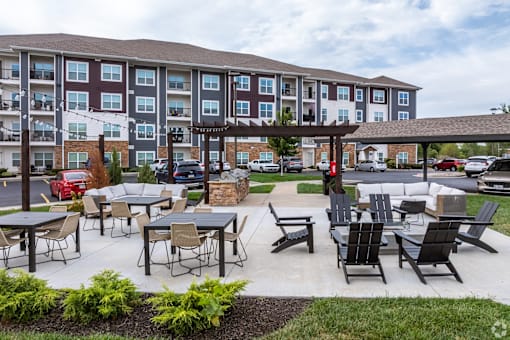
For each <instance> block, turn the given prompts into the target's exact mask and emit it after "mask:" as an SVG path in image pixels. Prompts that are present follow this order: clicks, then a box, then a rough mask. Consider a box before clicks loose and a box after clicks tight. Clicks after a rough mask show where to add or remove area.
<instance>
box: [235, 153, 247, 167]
mask: <svg viewBox="0 0 510 340" xmlns="http://www.w3.org/2000/svg"><path fill="white" fill-rule="evenodd" d="M236 158H237V165H247V164H248V162H249V160H250V158H249V154H248V152H238V153H237V157H236Z"/></svg>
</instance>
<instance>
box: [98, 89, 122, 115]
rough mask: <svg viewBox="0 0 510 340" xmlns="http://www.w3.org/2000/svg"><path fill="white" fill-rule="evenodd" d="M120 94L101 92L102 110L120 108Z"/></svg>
mask: <svg viewBox="0 0 510 340" xmlns="http://www.w3.org/2000/svg"><path fill="white" fill-rule="evenodd" d="M121 102H122V95H121V94H112V93H101V109H102V110H116V111H120V110H122V106H121Z"/></svg>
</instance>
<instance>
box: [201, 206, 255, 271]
mask: <svg viewBox="0 0 510 340" xmlns="http://www.w3.org/2000/svg"><path fill="white" fill-rule="evenodd" d="M247 219H248V215H245V216H244V217H243V220H242V221H241V225H240V226H239V230H238V231H237V233H233V232H228V231H225V232H224V240H225V241H227V242H235V241H239V244H240V245H241V249H242V250H243V253H244V257H242V256H241V253H240V252H239V251H238V252H237V256H238V258H239V260H238V261H233V262H228V261H225V263H231V264H235V265H236V266H239V267H242V266H243V262H244V261H246V260H248V254H247V253H246V249H245V247H244V243H243V240H242V239H241V237H240V236H241V234H242V232H243V230H244V226H245V224H246V220H247ZM210 238H211V239H213V240H215V241H216V243H218V242H219V240H220V233H219V231H216V232H215V233H214V234H213V235H212V236H210ZM213 248H214V259H215V260H216V261H219V259H218V257H217V253H218V246H216V247H213ZM211 251H212V250H211Z"/></svg>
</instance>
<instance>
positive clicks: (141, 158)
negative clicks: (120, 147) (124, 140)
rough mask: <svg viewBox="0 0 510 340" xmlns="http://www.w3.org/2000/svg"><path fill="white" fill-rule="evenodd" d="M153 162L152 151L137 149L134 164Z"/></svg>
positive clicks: (141, 164)
mask: <svg viewBox="0 0 510 340" xmlns="http://www.w3.org/2000/svg"><path fill="white" fill-rule="evenodd" d="M152 163H154V151H137V152H136V166H144V165H145V164H152Z"/></svg>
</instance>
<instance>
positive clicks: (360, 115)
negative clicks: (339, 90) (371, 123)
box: [356, 110, 363, 123]
mask: <svg viewBox="0 0 510 340" xmlns="http://www.w3.org/2000/svg"><path fill="white" fill-rule="evenodd" d="M362 121H363V110H356V122H357V123H360V122H362Z"/></svg>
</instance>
